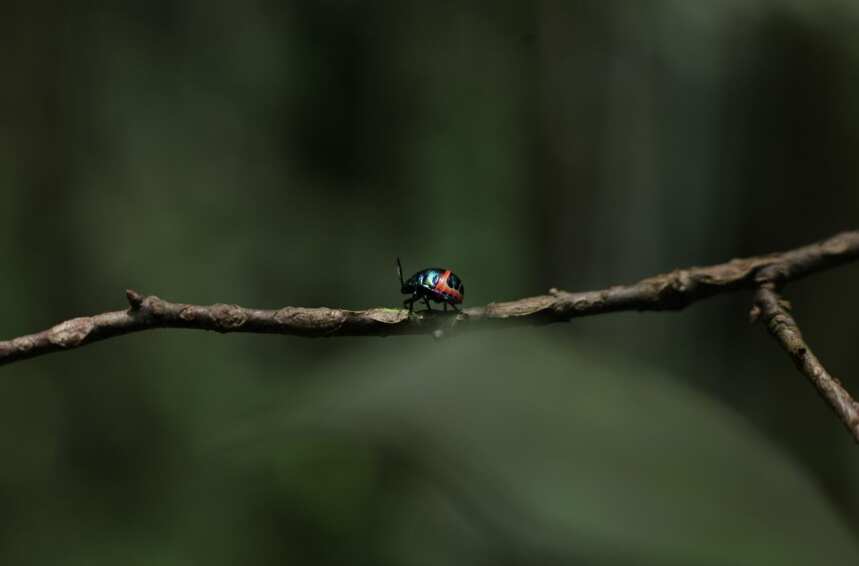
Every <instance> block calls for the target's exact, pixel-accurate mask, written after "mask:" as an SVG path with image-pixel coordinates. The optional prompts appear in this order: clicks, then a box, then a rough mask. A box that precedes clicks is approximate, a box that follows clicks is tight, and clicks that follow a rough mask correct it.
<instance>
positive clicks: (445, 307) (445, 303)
mask: <svg viewBox="0 0 859 566" xmlns="http://www.w3.org/2000/svg"><path fill="white" fill-rule="evenodd" d="M444 312H447V301H445V302H444Z"/></svg>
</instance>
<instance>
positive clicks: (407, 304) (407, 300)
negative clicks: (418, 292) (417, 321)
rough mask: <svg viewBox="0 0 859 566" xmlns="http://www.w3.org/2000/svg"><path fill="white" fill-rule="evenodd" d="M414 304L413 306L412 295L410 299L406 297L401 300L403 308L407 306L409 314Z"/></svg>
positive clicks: (413, 299)
mask: <svg viewBox="0 0 859 566" xmlns="http://www.w3.org/2000/svg"><path fill="white" fill-rule="evenodd" d="M414 306H415V298H414V297H412V298H411V299H406V300H405V301H403V308H405V307H409V314H412V309H413V308H414Z"/></svg>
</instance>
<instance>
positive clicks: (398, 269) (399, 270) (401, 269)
mask: <svg viewBox="0 0 859 566" xmlns="http://www.w3.org/2000/svg"><path fill="white" fill-rule="evenodd" d="M397 274H399V276H400V287H402V286H403V285H405V283H404V282H403V264H401V263H400V258H399V256H398V257H397Z"/></svg>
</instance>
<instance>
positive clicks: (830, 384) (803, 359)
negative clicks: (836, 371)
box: [753, 284, 859, 442]
mask: <svg viewBox="0 0 859 566" xmlns="http://www.w3.org/2000/svg"><path fill="white" fill-rule="evenodd" d="M755 308H756V309H757V310H756V311H753V315H754V316H760V317H761V318H762V319H763V321H764V323H765V324H766V325H767V328H768V329H769V331H770V333H771V334H772V335H773V337H774V338H775V339H776V340H778V341H779V343H780V344H781V346H782V348H784V349H785V350H786V351H787V353H788V354H790V357H791V358H792V359H793V363H794V365H795V366H796V368H797V369H798V370H799V371H800V372H802V373H803V374H804V375H805V376H806V377H807V378H808V380H809V381H810V382H811V383H812V385H814V387H815V388H817V392H818V393H820V395H821V397H823V398H824V399H825V400H826V402H827V403H829V405H830V406H831V407H832V410H833V411H835V414H836V415H838V417H839V418H840V419H841V421H842V422H843V423H844V426H846V427H847V430H849V431H850V434H852V435H853V438H854V439H855V440H856V441H857V442H859V403H856V401H855V400H853V397H851V396H850V393H848V392H847V390H846V389H845V388H844V386H843V385H841V382H840V381H838V379H836V378H835V377H833V376H832V375H830V374H829V372H827V371H826V368H824V367H823V364H821V363H820V360H818V359H817V356H815V355H814V353H813V352H812V351H811V348H809V347H808V344H807V343H806V342H805V340H804V339H803V337H802V332H800V330H799V326H798V325H797V323H796V320H794V318H793V316H792V315H791V314H790V304H789V303H788V302H787V301H785V300H784V299H782V298H781V296H780V295H779V294H778V293H777V292H776V291H775V289H774V288H773V286H772V285H771V284H767V285H764V286H763V287H761V288H760V289H759V290H758V292H757V293H756V294H755Z"/></svg>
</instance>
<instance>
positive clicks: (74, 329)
mask: <svg viewBox="0 0 859 566" xmlns="http://www.w3.org/2000/svg"><path fill="white" fill-rule="evenodd" d="M93 328H95V325H94V324H93V321H92V318H90V317H83V318H73V319H71V320H67V321H65V322H62V323H60V324H58V325H56V326H55V327H53V328H51V330H50V331H49V332H48V340H49V341H50V342H51V344H54V345H56V346H59V347H61V348H74V347H75V346H78V345H80V344H81V342H83V341H84V340H86V339H87V336H89V334H90V332H92V330H93Z"/></svg>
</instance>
